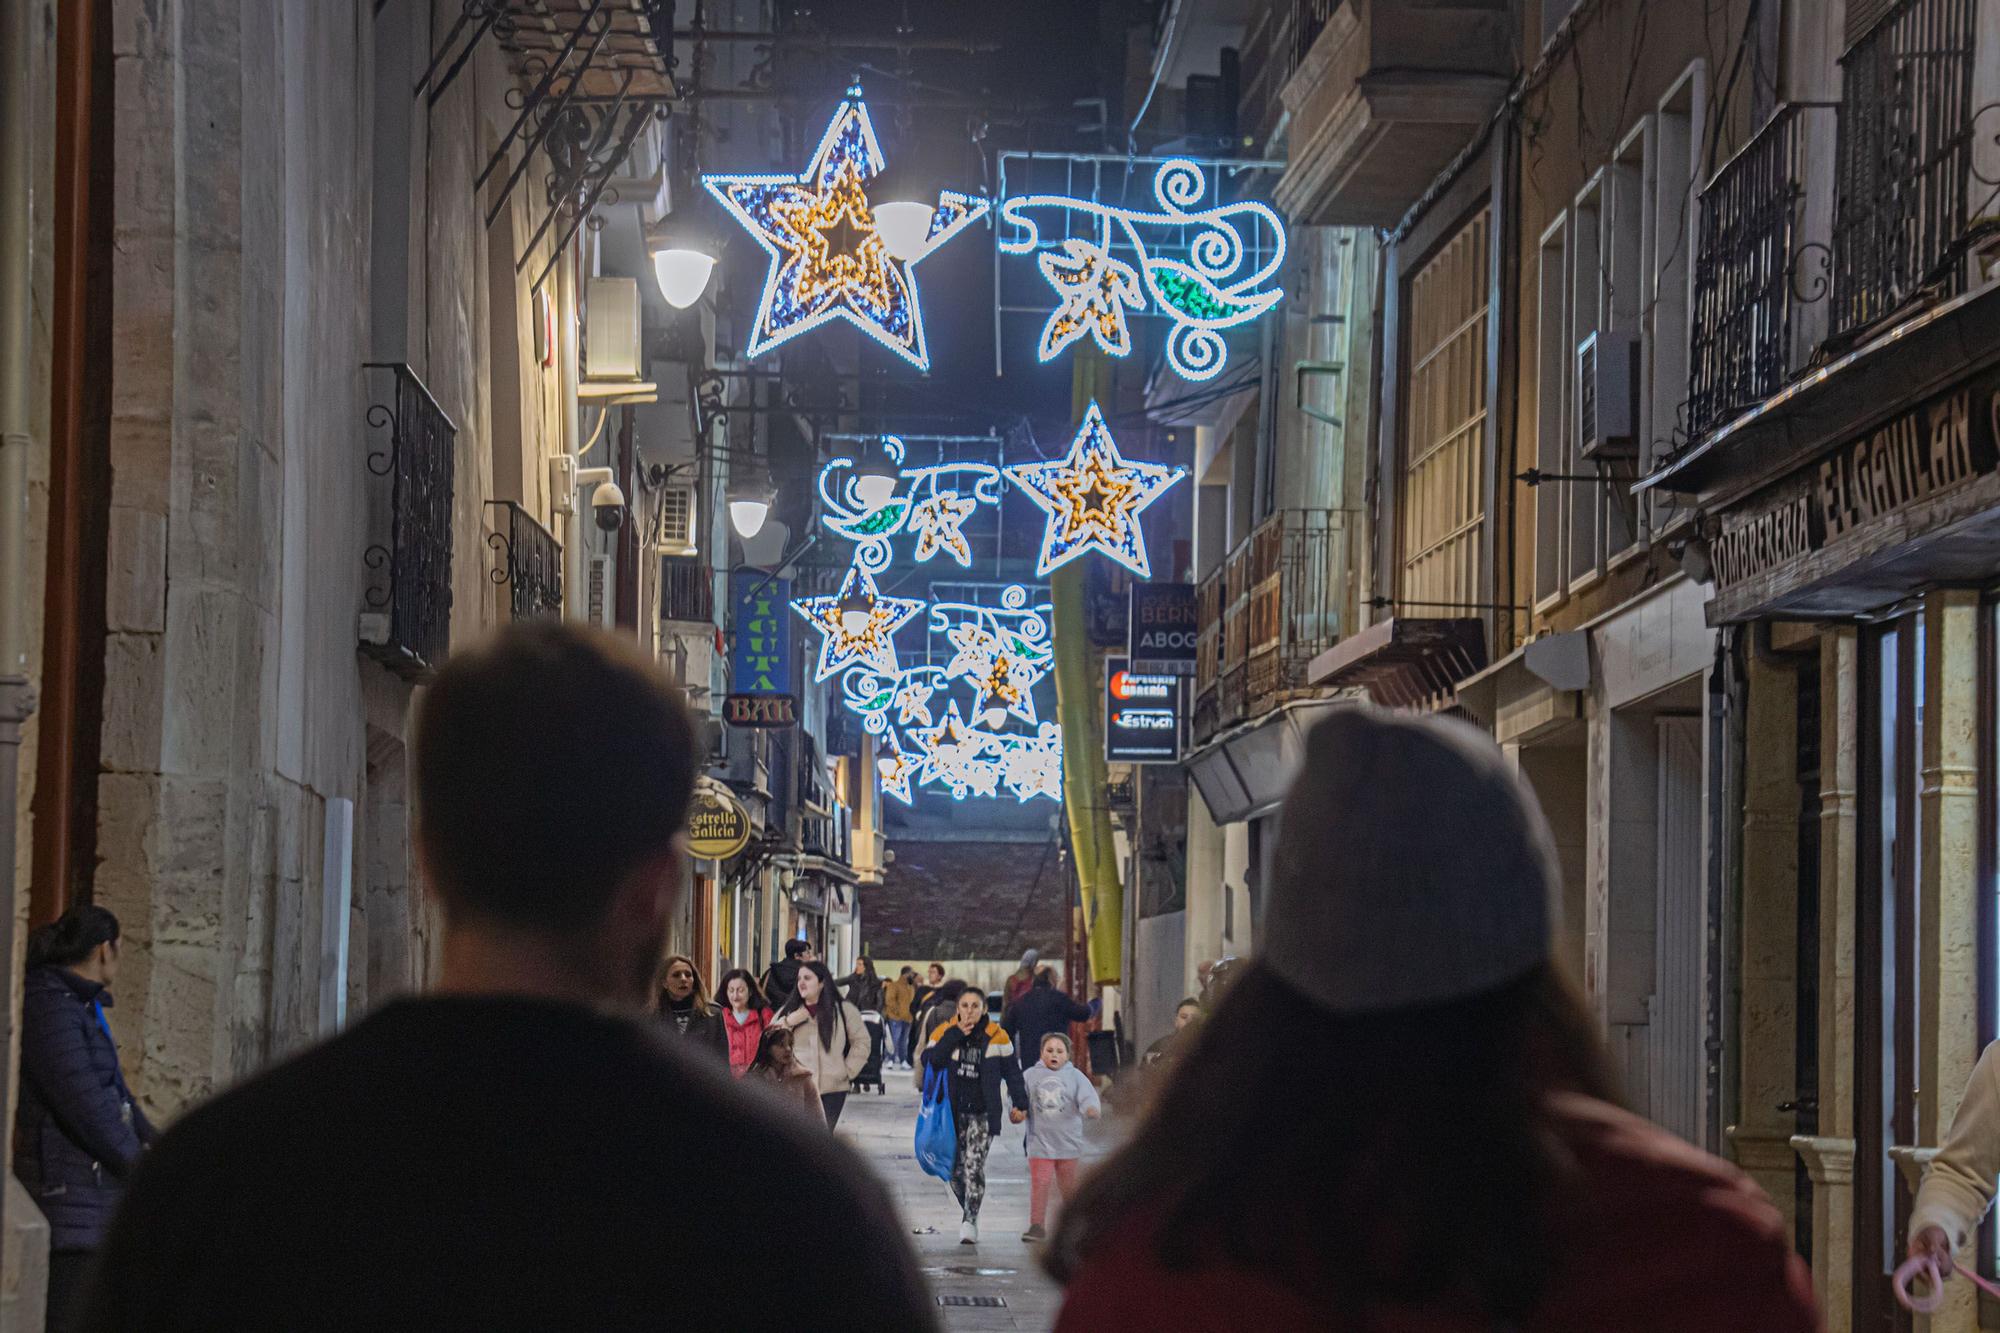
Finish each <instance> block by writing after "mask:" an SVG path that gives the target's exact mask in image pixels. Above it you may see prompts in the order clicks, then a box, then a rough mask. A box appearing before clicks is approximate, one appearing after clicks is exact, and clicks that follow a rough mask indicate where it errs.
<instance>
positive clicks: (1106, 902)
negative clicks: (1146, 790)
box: [1049, 356, 1125, 985]
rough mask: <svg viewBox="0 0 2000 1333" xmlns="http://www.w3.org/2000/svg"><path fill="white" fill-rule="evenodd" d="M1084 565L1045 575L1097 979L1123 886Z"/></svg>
mask: <svg viewBox="0 0 2000 1333" xmlns="http://www.w3.org/2000/svg"><path fill="white" fill-rule="evenodd" d="M1107 369H1108V367H1107V366H1106V363H1105V362H1104V360H1103V359H1102V358H1101V357H1096V356H1078V357H1077V358H1076V371H1075V377H1074V379H1073V381H1072V387H1071V390H1070V401H1071V407H1072V412H1071V415H1072V416H1073V417H1074V418H1075V419H1076V420H1077V421H1079V422H1080V421H1082V420H1083V414H1084V410H1085V409H1086V408H1087V407H1089V405H1090V403H1091V401H1092V400H1093V399H1095V398H1097V397H1098V396H1099V394H1100V392H1108V390H1109V389H1110V387H1111V386H1110V376H1109V375H1108V374H1106V373H1105V372H1106V370H1107ZM1085 602H1086V596H1085V584H1084V564H1083V561H1081V560H1073V561H1071V562H1070V563H1069V564H1067V565H1064V566H1063V567H1062V568H1061V569H1058V570H1057V571H1055V573H1053V574H1051V575H1050V576H1049V603H1050V606H1051V614H1052V615H1053V617H1054V621H1055V623H1054V625H1053V630H1054V640H1055V678H1056V712H1057V714H1058V716H1059V717H1060V718H1061V720H1062V732H1063V752H1062V753H1063V762H1062V768H1063V810H1064V812H1065V813H1066V814H1067V815H1068V816H1069V838H1070V846H1071V850H1072V851H1073V852H1074V853H1075V855H1076V877H1077V882H1078V884H1079V885H1080V891H1081V895H1082V899H1083V920H1084V930H1085V939H1086V940H1087V941H1088V943H1089V947H1090V977H1091V980H1092V981H1094V982H1096V983H1098V984H1099V985H1116V984H1117V983H1118V980H1119V976H1118V974H1119V964H1120V946H1121V943H1122V941H1123V936H1124V929H1125V886H1124V884H1123V883H1122V882H1121V881H1120V879H1119V875H1118V851H1117V847H1116V845H1115V844H1114V843H1113V842H1112V838H1111V812H1110V810H1109V809H1107V808H1106V806H1105V802H1104V783H1105V778H1106V773H1105V765H1104V717H1103V711H1104V702H1103V699H1102V697H1101V696H1102V694H1103V681H1102V679H1101V678H1102V675H1103V665H1102V659H1101V658H1100V657H1099V656H1098V654H1097V652H1096V651H1095V650H1094V649H1092V647H1091V644H1090V626H1089V617H1088V614H1087V612H1086V607H1085Z"/></svg>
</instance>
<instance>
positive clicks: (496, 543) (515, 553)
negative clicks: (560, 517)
mask: <svg viewBox="0 0 2000 1333" xmlns="http://www.w3.org/2000/svg"><path fill="white" fill-rule="evenodd" d="M486 503H487V504H488V505H489V506H491V507H494V508H498V509H503V510H505V511H506V520H505V524H506V526H505V527H504V528H503V529H501V530H499V531H496V532H490V533H488V534H487V536H486V544H487V545H488V546H490V547H492V548H493V549H494V551H495V552H497V553H498V554H499V556H500V563H499V564H497V565H495V566H494V568H493V572H492V574H491V575H490V576H489V577H491V578H492V580H493V581H494V582H495V583H498V584H500V585H502V586H503V587H505V588H506V589H507V591H508V607H509V614H510V615H511V617H512V618H513V619H515V620H533V619H534V618H535V617H537V616H548V617H550V618H552V619H560V618H561V617H562V609H563V559H562V543H561V542H559V541H557V540H556V538H555V534H554V533H552V532H550V531H549V530H548V529H547V528H545V527H543V526H542V525H541V524H540V523H538V522H536V521H535V516H534V515H533V514H531V513H529V512H528V511H527V510H525V509H523V508H522V507H521V506H520V505H517V504H515V503H514V502H513V501H512V500H488V501H487V502H486Z"/></svg>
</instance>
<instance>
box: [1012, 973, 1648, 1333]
mask: <svg viewBox="0 0 2000 1333" xmlns="http://www.w3.org/2000/svg"><path fill="white" fill-rule="evenodd" d="M1188 1035H1189V1036H1190V1037H1192V1038H1193V1041H1192V1046H1191V1049H1190V1050H1189V1051H1188V1052H1187V1053H1186V1054H1185V1055H1184V1056H1183V1058H1182V1059H1181V1061H1180V1063H1179V1065H1178V1066H1177V1067H1176V1068H1175V1070H1174V1072H1173V1073H1172V1075H1171V1076H1170V1078H1169V1081H1168V1083H1167V1085H1166V1087H1165V1088H1164V1089H1162V1091H1161V1093H1160V1096H1159V1098H1158V1099H1157V1101H1156V1102H1155V1103H1154V1104H1153V1106H1152V1108H1151V1110H1150V1111H1149V1112H1148V1114H1147V1116H1146V1119H1145V1120H1144V1121H1143V1123H1141V1124H1140V1126H1139V1128H1138V1130H1137V1131H1136V1133H1135V1134H1134V1135H1133V1137H1132V1139H1131V1141H1130V1142H1129V1143H1127V1144H1126V1145H1125V1147H1124V1148H1122V1149H1121V1150H1119V1151H1118V1152H1117V1153H1116V1154H1115V1155H1113V1156H1112V1157H1111V1159H1110V1160H1109V1161H1107V1162H1106V1163H1105V1164H1104V1165H1103V1166H1102V1167H1101V1168H1099V1169H1098V1170H1097V1171H1096V1172H1095V1173H1093V1174H1091V1175H1088V1176H1086V1177H1085V1178H1084V1181H1083V1184H1082V1186H1081V1188H1079V1190H1078V1191H1077V1197H1076V1200H1075V1202H1074V1203H1072V1204H1071V1205H1070V1206H1069V1207H1068V1208H1067V1209H1066V1210H1065V1211H1064V1212H1063V1214H1062V1221H1061V1224H1060V1226H1059V1227H1058V1228H1057V1231H1056V1236H1055V1240H1054V1243H1053V1244H1052V1245H1051V1246H1050V1247H1049V1252H1048V1256H1047V1263H1048V1266H1049V1269H1050V1271H1052V1272H1053V1273H1054V1274H1055V1275H1056V1276H1057V1277H1058V1278H1059V1279H1062V1280H1064V1281H1067V1280H1068V1279H1069V1278H1071V1277H1072V1276H1074V1275H1075V1273H1076V1271H1077V1269H1078V1267H1079V1265H1080V1264H1081V1263H1082V1261H1083V1259H1084V1257H1085V1256H1086V1255H1087V1254H1088V1253H1089V1252H1090V1251H1091V1250H1092V1249H1093V1248H1095V1247H1096V1246H1097V1245H1098V1244H1100V1243H1101V1242H1103V1241H1106V1240H1108V1239H1110V1238H1112V1237H1114V1236H1115V1235H1117V1234H1118V1233H1119V1232H1120V1231H1121V1230H1124V1229H1125V1228H1128V1227H1130V1226H1132V1225H1134V1224H1135V1223H1139V1224H1143V1225H1147V1226H1149V1227H1151V1228H1152V1235H1153V1243H1154V1244H1155V1245H1156V1246H1157V1248H1158V1254H1159V1259H1160V1262H1161V1263H1163V1264H1165V1265H1166V1266H1168V1267H1170V1268H1185V1267H1190V1266H1194V1265H1196V1264H1199V1263H1202V1262H1210V1261H1213V1262H1227V1263H1233V1264H1235V1265H1239V1266H1242V1267H1245V1268H1250V1269H1255V1270H1259V1271H1262V1272H1264V1273H1266V1274H1268V1275H1269V1276H1270V1277H1271V1278H1272V1279H1273V1280H1275V1281H1277V1282H1279V1283H1282V1284H1283V1285H1285V1286H1287V1287H1290V1288H1293V1289H1295V1290H1300V1291H1314V1292H1318V1293H1321V1298H1322V1299H1331V1300H1332V1301H1333V1302H1334V1305H1335V1308H1336V1309H1343V1308H1344V1309H1363V1308H1367V1307H1370V1306H1380V1305H1391V1306H1393V1305H1407V1306H1425V1305H1445V1306H1451V1307H1455V1308H1463V1307H1467V1306H1470V1307H1471V1308H1473V1309H1476V1310H1477V1311H1478V1312H1480V1313H1481V1314H1482V1315H1484V1316H1485V1317H1486V1318H1488V1319H1492V1320H1511V1319H1518V1318H1520V1317H1522V1316H1524V1315H1525V1314H1527V1313H1528V1312H1530V1311H1531V1310H1532V1309H1533V1308H1534V1306H1535V1304H1536V1302H1537V1300H1538V1299H1539V1298H1540V1297H1541V1295H1542V1292H1543V1289H1544V1286H1545V1284H1546V1283H1547V1281H1548V1278H1549V1274H1550V1271H1551V1269H1552V1267H1553V1265H1554V1262H1555V1258H1556V1256H1555V1253H1554V1247H1555V1244H1556V1241H1555V1237H1554V1224H1553V1213H1554V1206H1555V1200H1556V1198H1557V1195H1558V1193H1559V1191H1560V1190H1561V1188H1562V1187H1563V1183H1564V1179H1565V1176H1566V1175H1567V1173H1568V1171H1569V1169H1570V1167H1569V1159H1568V1156H1567V1153H1566V1152H1565V1150H1564V1149H1563V1147H1562V1145H1561V1144H1560V1142H1559V1141H1557V1139H1556V1138H1555V1137H1554V1135H1553V1134H1552V1133H1551V1131H1550V1128H1549V1123H1548V1117H1547V1113H1546V1099H1547V1096H1548V1094H1549V1093H1551V1092H1553V1091H1558V1090H1568V1091H1575V1092H1580V1093H1584V1094H1587V1095H1590V1096H1594V1097H1599V1098H1603V1099H1605V1100H1613V1099H1614V1093H1613V1084H1612V1080H1611V1078H1610V1075H1609V1074H1608V1072H1607V1070H1606V1068H1605V1065H1604V1060H1603V1054H1602V1048H1601V1046H1600V1044H1599V1042H1598V1039H1597V1036H1596V1031H1595V1028H1594V1027H1593V1026H1592V1024H1591V1021H1590V1017H1589V1015H1588V1014H1587V1013H1586V1012H1585V1010H1584V1008H1583V1005H1582V1003H1581V1002H1580V1001H1579V1000H1578V999H1577V998H1576V996H1575V993H1574V991H1573V990H1572V989H1571V988H1570V986H1569V985H1568V984H1567V983H1566V982H1565V981H1564V980H1563V979H1562V978H1561V976H1560V975H1559V974H1558V973H1557V972H1556V971H1555V969H1554V968H1553V967H1552V966H1550V965H1548V964H1544V965H1542V966H1541V967H1538V968H1536V969H1535V970H1534V971H1532V972H1530V973H1528V974H1527V975H1526V976H1524V977H1522V978H1520V979H1519V980H1516V981H1512V982H1509V983H1507V984H1506V985H1504V986H1501V987H1499V988H1497V989H1495V990H1491V991H1487V992H1484V993H1482V994H1480V995H1476V996H1472V997H1470V998H1468V999H1464V1000H1455V1001H1452V1002H1451V1003H1448V1004H1441V1005H1436V1006H1431V1007H1427V1008H1423V1009H1400V1010H1394V1011H1389V1012H1383V1013H1372V1014H1355V1015H1339V1014H1333V1013H1329V1012H1328V1011H1326V1010H1325V1009H1322V1008H1320V1007H1319V1006H1318V1005H1315V1004H1314V1003H1313V1002H1312V1001H1310V1000H1308V999H1307V998H1306V997H1305V996H1304V995H1303V994H1302V993H1300V992H1299V991H1298V990H1296V989H1295V988H1294V987H1292V986H1291V985H1290V984H1289V983H1287V982H1285V981H1284V980H1282V979H1280V978H1279V977H1278V976H1277V975H1276V974H1275V973H1273V972H1271V971H1270V970H1268V969H1267V968H1265V967H1263V966H1261V965H1258V964H1254V963H1253V964H1252V965H1251V966H1250V967H1249V968H1248V970H1247V971H1246V972H1245V974H1244V975H1243V976H1242V977H1241V978H1240V979H1238V980H1237V981H1236V982H1235V983H1234V984H1233V985H1232V986H1231V987H1230V990H1229V993H1228V994H1227V995H1226V996H1224V997H1223V999H1222V1002H1221V1003H1220V1004H1219V1005H1218V1006H1217V1008H1216V1011H1215V1013H1214V1014H1213V1015H1212V1016H1210V1017H1209V1018H1208V1019H1207V1020H1205V1021H1204V1022H1203V1023H1202V1024H1201V1025H1200V1026H1199V1027H1198V1028H1195V1029H1192V1030H1191V1031H1190V1033H1189V1034H1188Z"/></svg>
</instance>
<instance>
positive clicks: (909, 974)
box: [882, 967, 917, 1069]
mask: <svg viewBox="0 0 2000 1333" xmlns="http://www.w3.org/2000/svg"><path fill="white" fill-rule="evenodd" d="M916 998H917V970H916V969H915V968H914V967H905V968H904V969H903V970H902V971H901V972H900V973H898V974H897V975H896V979H895V980H894V981H888V982H884V983H883V985H882V1018H883V1021H885V1022H886V1023H888V1025H889V1060H888V1063H889V1068H891V1069H907V1068H909V1064H910V1062H909V1060H908V1059H906V1058H905V1057H906V1056H907V1055H908V1053H909V1049H910V1020H911V1017H912V1015H911V1013H910V1002H911V1001H913V1000H915V999H916Z"/></svg>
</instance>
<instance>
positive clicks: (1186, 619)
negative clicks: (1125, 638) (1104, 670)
mask: <svg viewBox="0 0 2000 1333" xmlns="http://www.w3.org/2000/svg"><path fill="white" fill-rule="evenodd" d="M1130 633H1131V641H1130V642H1129V643H1128V644H1127V645H1126V655H1127V656H1129V657H1130V658H1131V659H1132V669H1133V670H1134V671H1154V672H1162V673H1165V674H1167V675H1174V676H1192V675H1193V674H1194V636H1195V606H1194V585H1193V584H1192V583H1135V584H1133V585H1132V615H1131V629H1130Z"/></svg>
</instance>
